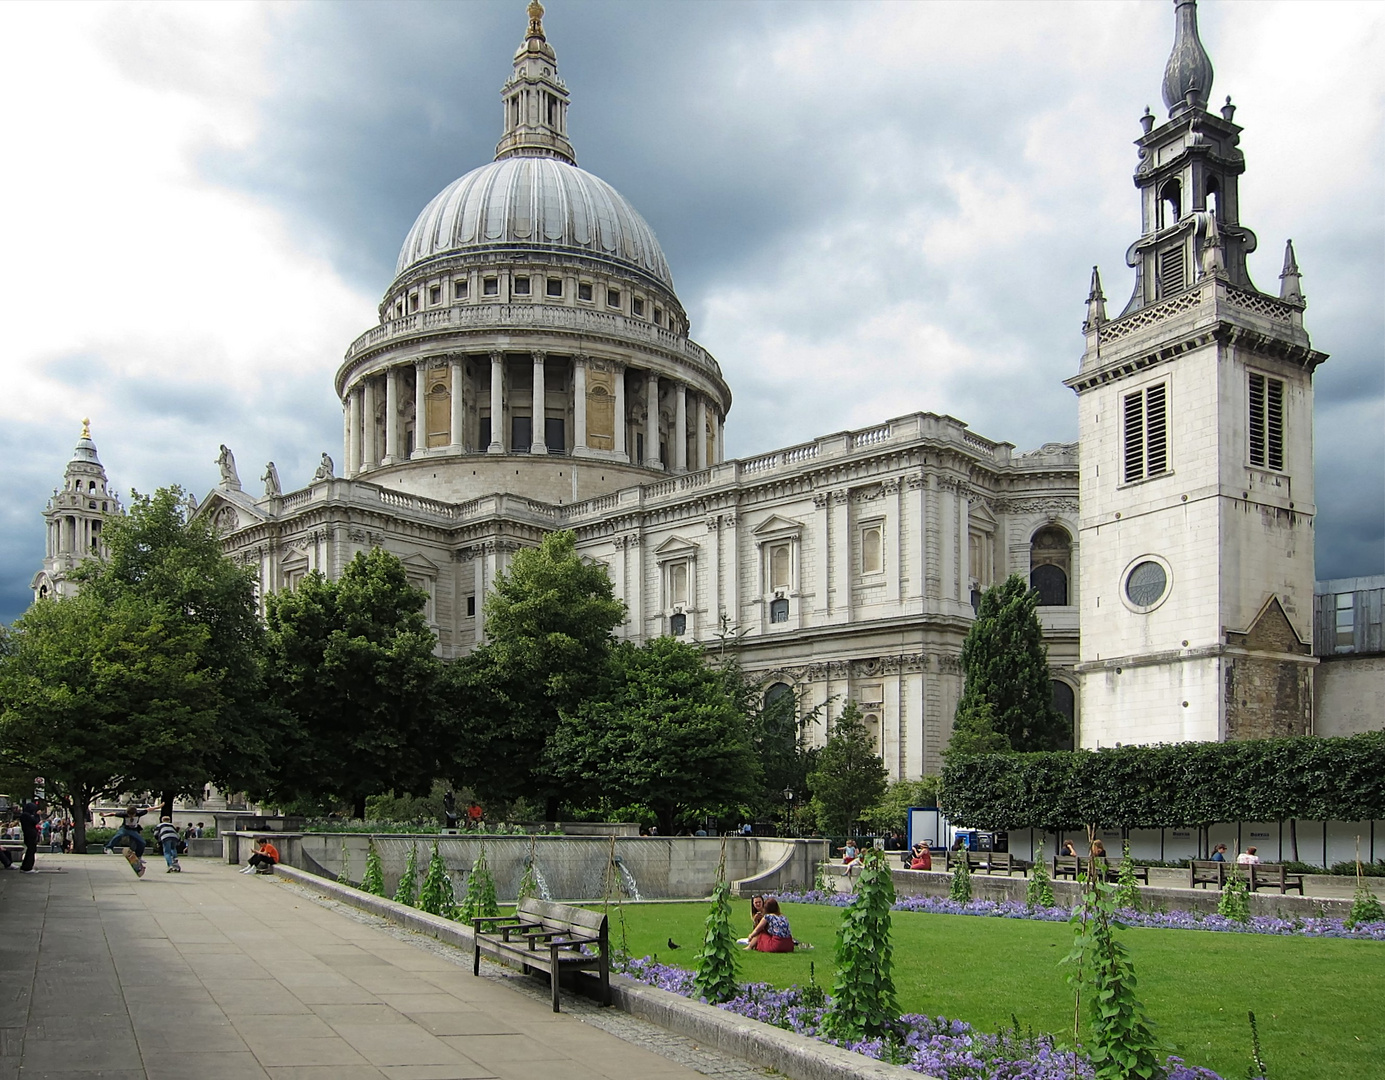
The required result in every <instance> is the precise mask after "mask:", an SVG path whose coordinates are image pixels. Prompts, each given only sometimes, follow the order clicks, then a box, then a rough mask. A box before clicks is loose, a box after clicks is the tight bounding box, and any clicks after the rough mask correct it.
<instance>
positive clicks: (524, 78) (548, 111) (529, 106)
mask: <svg viewBox="0 0 1385 1080" xmlns="http://www.w3.org/2000/svg"><path fill="white" fill-rule="evenodd" d="M500 100H501V101H502V103H503V104H504V109H505V134H504V135H503V136H502V137H501V139H500V142H499V143H498V144H497V146H496V148H495V160H496V161H500V160H501V159H503V158H509V157H554V158H558V159H559V160H560V161H566V162H567V163H568V164H569V165H575V164H577V155H576V153H575V152H574V151H573V149H572V143H570V142H569V141H568V137H567V107H568V92H567V87H566V86H565V85H564V84H563V80H562V79H560V78H559V77H558V54H557V53H555V52H554V51H553V46H552V45H550V44H548V39H547V38H546V37H544V33H543V5H542V4H540V3H539V2H538V0H533V2H532V3H531V4H530V5H529V29H528V32H527V34H526V36H525V39H524V44H523V45H521V46H520V47H519V49H518V51H517V52H516V53H515V71H514V74H513V75H511V76H510V78H509V81H508V82H506V83H505V85H504V87H502V88H501V91H500Z"/></svg>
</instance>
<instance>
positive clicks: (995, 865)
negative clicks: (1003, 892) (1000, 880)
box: [977, 851, 1024, 877]
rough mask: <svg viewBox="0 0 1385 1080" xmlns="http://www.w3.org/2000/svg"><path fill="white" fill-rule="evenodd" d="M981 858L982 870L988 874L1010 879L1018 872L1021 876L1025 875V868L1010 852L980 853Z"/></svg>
mask: <svg viewBox="0 0 1385 1080" xmlns="http://www.w3.org/2000/svg"><path fill="white" fill-rule="evenodd" d="M977 854H978V855H980V856H981V859H982V862H981V868H982V869H983V870H984V871H985V872H986V873H988V874H1004V875H1005V876H1006V877H1010V876H1011V875H1012V874H1014V873H1015V872H1016V871H1018V872H1019V874H1020V875H1021V876H1023V874H1024V866H1023V865H1022V864H1021V863H1020V862H1018V861H1017V860H1016V859H1015V858H1014V856H1012V855H1011V854H1010V853H1009V852H1008V851H978V852H977Z"/></svg>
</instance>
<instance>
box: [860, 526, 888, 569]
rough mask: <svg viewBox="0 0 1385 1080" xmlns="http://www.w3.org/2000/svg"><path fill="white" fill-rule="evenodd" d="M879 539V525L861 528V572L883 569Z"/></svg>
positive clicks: (883, 561) (883, 563)
mask: <svg viewBox="0 0 1385 1080" xmlns="http://www.w3.org/2000/svg"><path fill="white" fill-rule="evenodd" d="M881 539H882V538H881V531H880V526H879V525H867V526H866V527H865V528H863V529H862V530H861V573H863V574H878V573H880V572H881V571H882V570H884V569H885V559H884V554H883V552H882V550H881V548H882V543H881Z"/></svg>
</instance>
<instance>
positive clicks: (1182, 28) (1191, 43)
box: [1164, 0, 1212, 118]
mask: <svg viewBox="0 0 1385 1080" xmlns="http://www.w3.org/2000/svg"><path fill="white" fill-rule="evenodd" d="M1174 11H1175V23H1176V27H1175V29H1174V37H1173V52H1172V53H1170V54H1169V62H1168V64H1167V65H1166V66H1165V67H1164V104H1165V105H1167V106H1168V107H1169V117H1170V118H1173V117H1175V116H1181V115H1182V114H1183V113H1185V112H1187V111H1188V110H1189V109H1191V108H1198V109H1205V108H1207V102H1208V101H1209V100H1210V99H1211V94H1212V60H1211V58H1210V57H1208V55H1207V50H1206V49H1204V48H1203V47H1202V42H1201V40H1199V38H1198V36H1197V0H1174Z"/></svg>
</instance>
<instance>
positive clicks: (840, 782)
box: [808, 701, 887, 833]
mask: <svg viewBox="0 0 1385 1080" xmlns="http://www.w3.org/2000/svg"><path fill="white" fill-rule="evenodd" d="M886 775H887V774H886V772H885V763H884V762H883V761H881V760H880V755H879V754H878V753H877V752H876V749H875V741H874V739H872V738H871V736H870V733H869V732H867V731H866V726H865V724H864V723H863V722H862V720H861V710H860V708H859V706H857V704H856V703H855V702H854V701H852V702H848V703H847V706H846V708H844V709H843V710H842V711H841V714H840V715H839V716H838V717H837V722H836V724H834V725H833V728H832V734H831V735H829V736H828V738H827V745H825V746H824V747H823V748H822V749H821V750H820V751H818V755H817V761H816V762H815V764H814V767H813V771H812V772H811V773H809V774H808V787H809V788H810V789H811V791H812V793H813V811H814V813H815V814H816V815H817V819H818V823H819V824H820V825H821V826H822V828H823V829H824V830H825V831H827V832H833V833H849V832H850V831H851V830H852V829H854V828H855V827H856V822H857V821H859V820H860V818H861V815H862V814H863V813H864V812H865V810H866V808H867V807H870V806H874V805H875V804H876V803H878V802H879V801H880V798H881V796H883V795H884V794H885V787H886Z"/></svg>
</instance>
